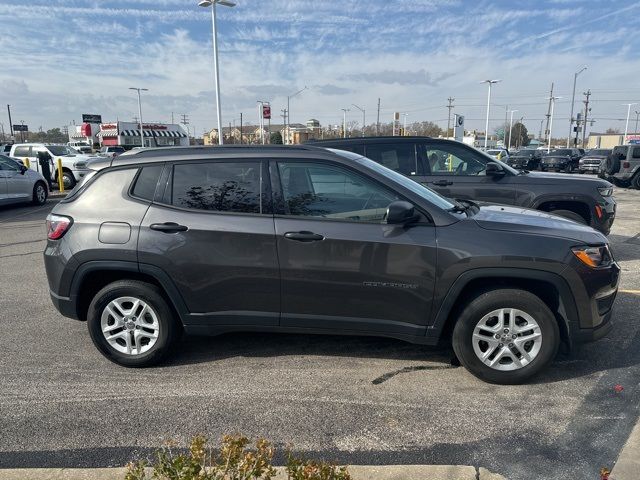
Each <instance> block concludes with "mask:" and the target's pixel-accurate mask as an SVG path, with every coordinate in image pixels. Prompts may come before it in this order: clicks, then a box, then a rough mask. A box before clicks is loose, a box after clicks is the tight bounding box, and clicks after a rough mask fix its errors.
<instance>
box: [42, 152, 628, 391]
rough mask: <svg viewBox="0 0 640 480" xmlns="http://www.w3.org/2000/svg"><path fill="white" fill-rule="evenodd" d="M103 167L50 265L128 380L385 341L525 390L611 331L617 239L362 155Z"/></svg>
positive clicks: (237, 156)
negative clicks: (188, 337) (224, 358)
mask: <svg viewBox="0 0 640 480" xmlns="http://www.w3.org/2000/svg"><path fill="white" fill-rule="evenodd" d="M91 168H92V169H93V172H92V174H91V175H90V176H89V178H88V179H87V180H85V181H84V182H83V183H82V184H81V185H80V186H79V187H78V188H77V189H76V190H74V191H73V192H72V193H71V194H70V195H69V196H68V197H67V198H66V199H65V200H63V201H62V202H60V203H59V204H58V205H56V207H55V208H54V209H53V211H52V213H51V214H50V215H49V217H48V219H47V231H48V242H47V247H46V250H45V252H44V261H45V267H46V272H47V277H48V279H49V286H50V290H51V299H52V300H53V303H54V305H55V306H56V307H57V309H58V310H59V311H60V312H61V313H62V314H63V315H65V316H67V317H71V318H76V319H80V320H86V321H87V324H88V327H89V333H90V335H91V338H92V340H93V342H94V344H95V345H96V347H97V348H98V349H99V350H100V352H102V353H103V354H104V355H105V356H106V357H107V358H109V359H110V360H112V361H114V362H116V363H118V364H120V365H124V366H128V367H143V366H149V365H153V364H155V363H157V362H159V361H160V360H161V359H163V358H164V357H165V356H166V355H167V353H169V352H170V351H171V349H172V347H174V346H175V344H176V343H177V341H178V339H179V338H180V334H181V332H182V331H184V332H186V333H187V334H204V335H218V334H221V333H224V332H230V331H266V332H289V333H291V332H299V333H321V334H339V335H340V334H341V335H374V336H385V337H393V338H397V339H401V340H405V341H408V342H414V343H418V344H424V345H434V344H436V343H438V342H443V343H446V344H449V345H453V349H454V350H455V353H456V355H457V357H458V358H459V360H460V362H461V363H462V364H463V365H464V366H465V367H466V368H467V369H468V370H469V371H470V372H472V373H473V374H474V375H476V376H477V377H479V378H481V379H483V380H486V381H489V382H495V383H505V384H510V383H519V382H523V381H525V380H527V379H528V378H530V377H531V376H532V375H534V374H535V373H537V372H539V371H540V370H542V369H543V368H544V367H545V366H546V365H548V364H549V362H550V361H551V360H552V359H553V358H554V356H555V354H556V352H557V350H558V348H559V345H560V344H561V343H564V344H566V345H567V348H571V347H572V346H573V345H575V344H577V343H580V342H584V341H588V340H595V339H598V338H600V337H602V336H603V335H605V334H606V333H607V332H608V331H609V329H610V328H611V322H610V319H611V316H612V307H613V303H614V299H615V296H616V292H617V288H618V280H619V272H620V269H619V267H618V265H617V264H616V262H615V261H614V259H613V257H612V254H611V252H610V250H609V244H608V242H607V239H606V237H605V236H604V235H602V234H601V233H599V232H597V231H595V230H593V229H592V228H590V227H588V226H586V225H579V224H577V223H575V222H572V221H570V220H567V219H564V218H561V217H557V216H554V215H549V214H547V213H544V212H539V211H535V210H526V209H523V208H521V207H509V206H492V205H482V206H480V205H478V204H476V203H474V202H472V201H459V202H458V201H452V200H448V199H446V198H444V197H441V196H440V195H438V194H437V193H435V192H434V191H432V190H430V189H428V188H426V187H424V186H422V185H420V184H418V183H416V182H413V181H412V180H410V179H408V178H407V177H405V176H403V175H400V174H398V173H396V172H394V171H392V170H390V169H387V168H385V167H383V166H381V165H379V164H378V163H376V162H374V161H371V160H369V159H367V158H364V157H362V156H360V155H357V154H354V153H350V152H345V151H340V150H329V149H323V148H316V147H305V146H298V147H276V146H273V147H249V146H237V147H231V146H230V147H227V146H225V147H215V148H212V147H187V148H165V149H154V150H146V151H145V150H143V151H140V152H138V153H135V154H131V155H128V156H121V157H118V158H116V159H104V160H100V161H96V162H92V164H91ZM103 205H108V208H103V207H102V206H103Z"/></svg>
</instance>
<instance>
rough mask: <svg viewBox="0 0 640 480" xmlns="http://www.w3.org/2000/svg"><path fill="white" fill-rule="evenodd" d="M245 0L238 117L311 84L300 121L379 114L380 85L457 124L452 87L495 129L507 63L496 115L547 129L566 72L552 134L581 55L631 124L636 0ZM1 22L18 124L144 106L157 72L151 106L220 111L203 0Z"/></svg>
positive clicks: (389, 94)
mask: <svg viewBox="0 0 640 480" xmlns="http://www.w3.org/2000/svg"><path fill="white" fill-rule="evenodd" d="M237 2H238V5H237V6H236V7H235V8H233V9H230V8H224V7H219V9H218V12H219V14H218V27H219V37H218V38H219V43H220V68H221V91H222V108H223V123H224V124H225V125H228V123H229V122H233V121H235V122H236V123H237V122H239V114H240V112H243V113H244V119H245V122H247V121H248V122H252V123H255V122H256V121H257V119H256V100H269V101H271V102H272V110H273V111H274V115H279V114H280V110H281V109H283V108H285V107H286V96H287V95H288V94H292V93H294V92H296V91H297V90H299V89H300V88H302V87H304V86H308V90H307V91H305V92H303V93H302V94H301V95H299V96H297V97H296V98H295V99H293V100H292V102H291V120H292V121H296V122H304V121H305V120H307V119H308V118H312V117H313V118H317V119H319V120H320V122H321V123H322V124H323V125H325V124H329V123H331V124H337V123H340V122H341V120H342V111H341V110H340V109H341V108H351V111H350V112H349V113H348V115H349V119H350V120H354V121H358V122H360V121H361V119H362V114H361V113H360V112H359V111H357V110H356V109H355V108H354V107H352V106H351V104H357V105H360V106H363V107H364V108H365V109H366V112H367V123H372V122H373V121H374V120H375V110H376V106H377V99H378V97H380V98H381V104H382V109H381V121H390V120H391V116H392V113H393V112H394V111H399V112H402V113H407V114H408V117H407V119H408V121H409V122H412V121H422V120H431V121H435V122H436V123H438V124H439V125H441V126H446V122H447V109H446V108H445V105H446V103H447V100H446V99H447V97H449V96H452V97H454V98H455V99H456V100H455V102H454V105H455V106H456V107H455V109H454V111H455V112H457V113H460V114H464V115H465V116H466V118H467V127H470V128H478V129H483V128H484V116H485V103H486V86H485V85H481V84H480V83H479V82H480V81H481V80H483V79H487V78H498V79H502V82H501V83H499V84H498V85H497V86H495V87H494V90H493V92H494V94H493V98H492V111H491V127H490V129H491V130H493V129H494V127H495V126H498V125H499V124H500V123H502V122H503V121H504V118H505V107H506V106H507V105H508V106H509V108H510V109H517V110H518V112H516V113H515V114H514V118H519V117H521V116H524V123H525V125H527V127H528V128H529V130H530V131H534V132H536V133H537V132H538V130H539V129H540V120H541V119H543V118H544V114H545V113H546V108H547V107H546V104H547V100H546V99H545V98H546V97H548V95H549V88H550V85H551V82H555V90H554V93H555V94H556V95H559V96H562V98H561V99H559V100H558V102H557V103H556V115H555V119H554V129H553V133H554V135H556V136H560V135H566V134H567V131H568V118H569V111H570V99H571V89H572V84H573V73H574V72H576V71H578V70H579V69H580V68H582V66H584V65H587V66H588V69H587V70H586V71H585V72H583V73H582V74H581V75H580V76H579V77H578V88H577V95H576V97H577V99H578V100H579V101H581V100H582V98H583V96H582V92H583V91H586V90H587V89H591V92H592V96H591V100H592V103H591V106H592V112H591V115H592V116H593V118H595V119H596V124H595V125H594V126H593V130H594V131H604V130H605V129H606V128H608V127H613V128H619V129H621V130H624V120H625V117H626V107H625V106H623V105H622V104H623V103H628V102H640V81H639V80H638V79H639V78H640V77H639V76H638V72H640V56H639V55H638V51H639V48H638V47H640V45H639V44H640V36H639V35H638V31H640V28H639V27H640V15H638V14H639V12H640V2H637V1H624V0H619V1H602V0H601V1H591V0H538V1H534V0H520V1H518V2H514V1H506V0H505V1H493V2H490V1H482V0H480V1H461V0H412V1H410V0H403V1H400V0H395V1H394V0H384V1H383V0H369V1H362V0H358V1H356V0H341V1H334V0H315V1H310V0H305V1H302V0H259V1H258V0H237ZM0 25H2V30H0V52H1V53H0V105H4V104H7V103H10V104H11V105H12V112H13V119H14V123H18V122H19V121H20V120H24V121H25V123H28V124H29V125H30V126H31V127H32V129H33V128H37V127H39V126H40V125H42V126H43V127H44V128H45V129H46V128H51V127H54V126H62V125H64V124H69V123H71V121H72V120H75V121H76V122H79V121H80V116H81V114H82V113H99V114H102V115H103V118H104V119H105V120H115V119H116V118H119V119H120V120H131V119H132V118H133V116H134V115H136V114H137V102H136V98H135V97H134V94H133V92H130V91H129V90H128V87H131V86H144V87H147V88H149V89H150V91H149V92H148V93H145V94H144V97H143V117H144V118H145V120H149V121H169V120H170V119H171V112H174V113H175V115H176V118H177V117H178V115H179V114H182V113H186V114H188V115H189V117H190V120H191V124H192V128H193V127H195V128H196V131H197V133H198V134H201V133H202V131H203V130H205V129H209V128H212V127H214V126H215V103H214V95H213V67H212V54H211V23H210V15H209V12H208V11H207V10H205V9H202V8H199V7H198V6H197V0H126V1H125V0H0ZM576 105H577V106H578V105H581V103H579V102H578V101H577V102H576ZM2 110H4V106H3V109H2ZM635 110H639V111H640V105H637V106H635V107H632V121H631V126H630V130H632V129H633V127H634V126H635V114H634V113H633V112H634V111H635ZM5 117H6V114H0V122H2V123H4V125H5V129H7V124H8V120H7V119H6V118H5ZM274 121H277V119H274Z"/></svg>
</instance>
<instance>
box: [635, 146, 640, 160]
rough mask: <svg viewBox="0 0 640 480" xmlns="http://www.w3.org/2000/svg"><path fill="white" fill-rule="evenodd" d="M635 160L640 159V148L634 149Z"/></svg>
mask: <svg viewBox="0 0 640 480" xmlns="http://www.w3.org/2000/svg"><path fill="white" fill-rule="evenodd" d="M633 158H640V147H634V149H633Z"/></svg>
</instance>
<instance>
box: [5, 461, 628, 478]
mask: <svg viewBox="0 0 640 480" xmlns="http://www.w3.org/2000/svg"><path fill="white" fill-rule="evenodd" d="M348 468H349V473H351V476H352V478H353V480H506V478H505V477H503V476H502V475H498V474H496V473H491V472H490V471H489V470H487V469H486V468H482V467H480V468H476V467H471V466H464V465H351V466H349V467H348ZM276 470H277V475H276V476H275V477H274V480H286V479H287V474H286V472H285V469H284V467H276ZM125 473H126V468H124V467H120V468H13V469H2V470H0V480H123V479H124V475H125ZM147 474H148V477H149V478H151V469H147ZM628 478H631V477H628ZM620 480H623V477H621V479H620Z"/></svg>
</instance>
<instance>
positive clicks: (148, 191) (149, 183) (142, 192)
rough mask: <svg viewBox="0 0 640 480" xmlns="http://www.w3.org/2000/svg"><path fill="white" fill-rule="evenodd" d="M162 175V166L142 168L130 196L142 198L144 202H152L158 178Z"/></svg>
mask: <svg viewBox="0 0 640 480" xmlns="http://www.w3.org/2000/svg"><path fill="white" fill-rule="evenodd" d="M160 173H162V165H151V166H148V167H144V168H142V170H140V173H139V174H138V178H137V180H136V184H135V186H134V187H133V191H132V192H131V194H132V195H133V196H134V197H139V198H144V199H145V200H153V197H154V195H155V193H156V187H157V186H158V178H159V177H160Z"/></svg>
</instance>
